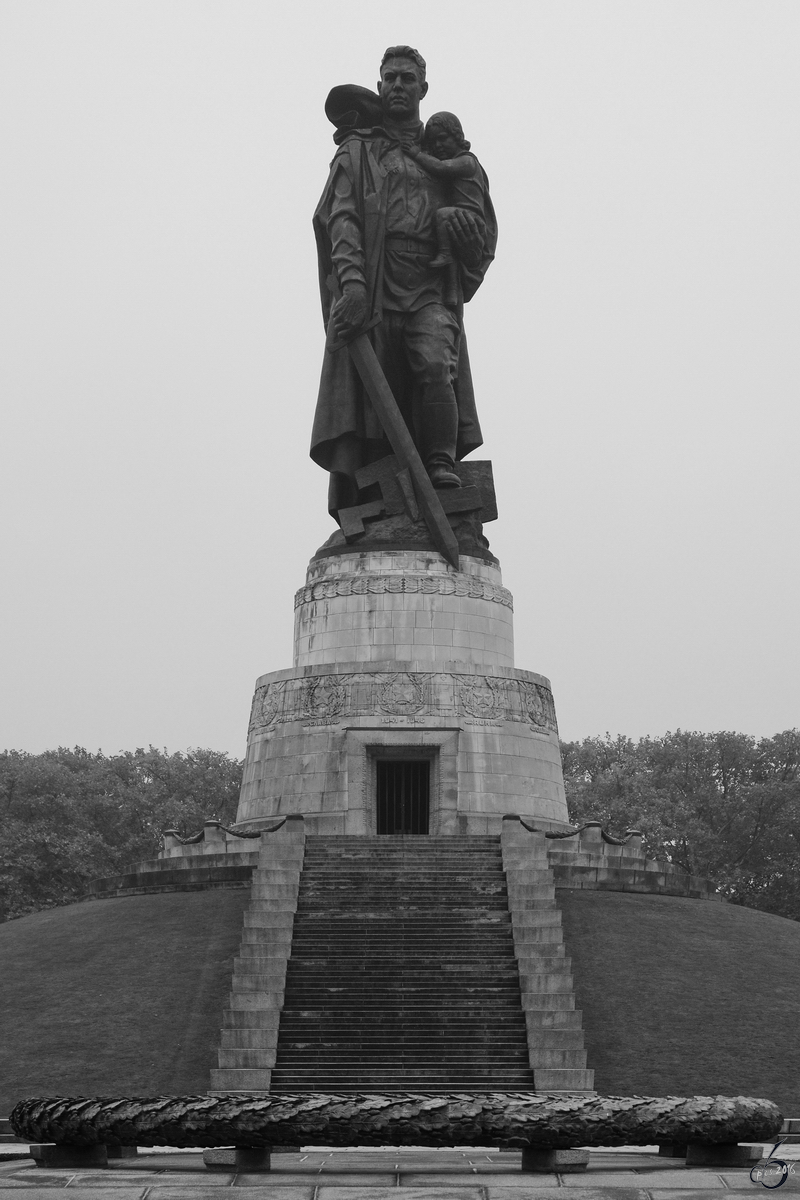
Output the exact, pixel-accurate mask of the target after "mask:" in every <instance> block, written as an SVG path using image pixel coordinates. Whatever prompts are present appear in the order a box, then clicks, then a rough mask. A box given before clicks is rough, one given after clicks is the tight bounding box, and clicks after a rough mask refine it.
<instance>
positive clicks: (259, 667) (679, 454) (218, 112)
mask: <svg viewBox="0 0 800 1200" xmlns="http://www.w3.org/2000/svg"><path fill="white" fill-rule="evenodd" d="M398 42H407V43H410V44H411V45H414V46H417V47H418V48H419V50H420V51H421V53H422V54H423V55H424V56H425V58H426V59H427V62H428V79H429V83H430V92H429V94H428V98H427V99H426V101H425V102H424V106H423V113H422V115H423V117H425V116H426V115H430V114H431V113H432V112H435V111H437V110H439V109H443V108H444V109H449V110H451V111H453V112H455V113H457V114H458V115H459V116H460V117H461V119H462V122H463V125H464V129H465V132H466V135H467V137H468V138H470V139H471V141H472V144H473V149H474V150H475V152H476V153H477V155H478V157H479V158H480V159H481V161H482V163H483V164H484V166H485V168H486V170H487V173H488V175H489V178H490V181H491V186H492V195H493V198H494V201H495V205H496V208H497V212H498V219H499V224H500V242H499V246H498V255H497V260H496V262H495V263H494V265H493V266H492V268H491V270H490V271H489V274H488V276H487V279H486V281H485V283H484V285H483V287H482V288H481V290H480V292H479V293H478V295H477V297H476V298H475V300H474V301H473V302H472V303H471V304H470V305H469V307H468V309H467V320H466V328H467V332H468V336H469V343H470V352H471V356H472V362H473V372H474V376H475V385H476V393H477V399H478V405H479V410H480V414H481V420H482V423H483V428H484V435H485V439H486V442H485V445H484V447H483V449H482V450H481V451H479V452H478V455H477V457H482V458H490V459H492V461H493V463H494V471H495V480H496V486H497V494H498V501H499V507H500V519H499V521H497V522H496V523H495V524H494V525H490V526H488V527H487V530H486V532H487V533H488V535H489V538H490V541H491V545H492V549H493V551H494V553H496V554H497V555H498V557H499V558H500V560H501V565H502V568H503V575H504V582H505V583H506V585H507V586H508V587H509V588H510V589H511V590H512V592H513V593H514V597H515V612H516V615H515V622H516V625H515V628H516V645H517V666H519V667H522V668H525V669H528V670H534V671H539V672H541V673H543V674H545V675H547V676H549V677H550V679H551V680H552V683H553V688H554V692H555V699H556V706H557V711H558V715H559V721H560V727H561V733H562V736H564V737H566V738H569V739H572V738H578V737H584V736H587V735H590V734H602V733H604V732H605V731H610V732H611V733H625V734H629V735H631V736H639V735H642V734H661V733H664V732H665V731H667V730H673V729H676V728H678V727H681V728H683V729H699V730H706V731H713V730H721V729H735V730H740V731H743V732H747V733H751V734H755V735H763V734H772V733H774V732H777V731H778V730H781V729H785V728H788V727H790V726H795V725H798V724H800V717H799V716H798V701H799V700H800V682H799V681H800V661H799V660H800V651H799V650H798V644H799V642H800V639H798V609H799V608H800V605H799V604H798V576H799V575H800V568H799V567H798V558H799V557H800V556H799V555H798V490H799V489H798V432H799V430H798V424H800V418H799V417H798V409H799V407H800V406H799V405H798V382H800V381H799V379H798V376H799V375H800V370H799V369H798V368H799V359H800V355H799V353H798V328H799V327H800V322H799V321H798V318H799V317H800V312H798V309H799V308H800V305H799V304H798V300H799V299H800V253H799V252H798V243H799V241H800V235H799V232H798V231H799V230H800V219H798V210H799V208H800V205H799V204H798V202H799V201H800V195H799V192H800V187H799V186H798V185H799V183H800V154H799V153H798V150H799V149H800V147H799V145H798V125H799V124H800V106H799V105H798V99H800V70H798V60H799V59H800V4H798V3H797V0H787V2H781V0H753V2H741V0H669V2H663V0H577V2H572V0H548V2H546V3H542V2H537V0H524V2H520V3H507V2H505V3H504V2H503V0H499V2H498V0H495V3H493V4H487V3H485V2H482V3H474V2H471V0H457V2H454V3H449V2H444V0H424V2H423V3H418V2H416V0H410V2H406V3H405V4H402V5H401V4H392V5H389V4H385V3H375V0H369V2H366V3H360V2H358V0H338V2H337V3H336V4H331V3H330V2H329V0H325V2H324V3H320V2H317V0H310V2H309V0H305V2H303V0H300V2H296V3H294V4H278V3H275V2H274V0H269V2H267V0H257V2H248V0H155V2H153V0H135V2H128V0H98V2H94V0H56V2H52V3H48V2H44V0H5V2H3V3H2V4H0V124H1V125H2V163H3V166H2V183H0V197H1V198H0V207H1V209H2V212H1V213H0V245H1V247H2V248H1V249H0V293H1V305H2V319H1V321H0V330H1V332H0V339H1V340H2V347H1V351H0V387H1V388H2V410H3V438H2V447H3V453H2V471H1V472H0V486H2V493H3V509H2V512H3V517H2V534H1V535H0V536H2V550H1V551H0V555H1V557H0V562H1V563H2V570H3V575H4V579H3V587H2V592H1V593H0V594H1V595H2V608H3V616H2V644H1V648H0V656H1V667H2V688H1V691H2V696H1V697H0V701H1V706H0V747H3V746H4V747H9V748H10V747H13V748H17V749H23V750H29V751H39V750H42V749H45V748H50V747H55V746H57V745H75V744H79V745H83V746H85V747H87V748H89V749H91V750H97V749H99V748H102V749H103V750H104V751H105V752H107V753H113V752H116V751H118V750H121V749H133V748H135V747H137V746H146V745H148V744H150V743H153V744H155V745H157V746H167V747H168V748H169V749H171V750H182V749H186V748H187V747H190V746H210V747H213V748H216V749H220V750H228V751H230V752H231V753H233V754H235V755H237V756H241V755H242V754H243V753H244V748H245V740H246V726H247V717H248V711H249V705H250V700H251V696H252V690H253V683H254V680H255V678H256V676H257V675H259V674H262V673H263V672H266V671H272V670H277V669H280V668H283V667H288V666H290V665H291V654H292V646H291V637H292V617H293V596H294V592H295V590H296V589H297V588H298V587H299V586H301V584H302V583H303V582H304V577H305V570H306V565H307V563H308V559H309V558H310V557H311V555H312V554H313V552H314V550H315V549H316V548H317V547H318V546H319V545H320V544H321V543H322V542H323V541H324V540H325V539H326V538H327V537H328V536H329V534H330V533H331V532H332V529H333V526H332V523H331V521H330V518H329V517H328V516H327V513H326V503H325V498H326V485H327V477H326V476H325V475H324V473H323V472H322V471H320V470H319V468H317V467H316V466H314V465H313V464H312V463H311V462H310V460H309V459H308V457H307V453H308V443H309V435H310V430H311V420H312V414H313V408H314V403H315V399H316V391H317V381H318V374H319V365H320V361H321V355H322V352H323V330H322V323H321V318H320V309H319V297H318V293H317V279H316V263H315V255H314V244H313V236H312V231H311V214H312V212H313V210H314V207H315V204H316V201H317V199H318V197H319V194H320V192H321V190H322V186H323V184H324V181H325V177H326V173H327V164H328V162H329V160H330V158H331V156H332V152H333V148H334V147H333V142H332V141H331V133H332V127H331V126H330V125H329V124H328V122H327V120H326V118H325V116H324V113H323V104H324V101H325V96H326V94H327V92H328V90H329V89H330V88H331V87H332V86H333V85H335V84H338V83H359V84H362V85H366V86H374V83H375V80H376V79H377V68H378V63H379V61H380V58H381V55H382V52H383V50H384V48H385V47H386V46H387V45H391V44H395V43H398Z"/></svg>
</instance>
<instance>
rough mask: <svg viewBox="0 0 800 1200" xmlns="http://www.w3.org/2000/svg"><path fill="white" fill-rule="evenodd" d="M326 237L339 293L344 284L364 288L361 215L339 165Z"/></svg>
mask: <svg viewBox="0 0 800 1200" xmlns="http://www.w3.org/2000/svg"><path fill="white" fill-rule="evenodd" d="M328 236H329V237H330V239H331V261H332V262H333V267H334V270H335V271H336V277H337V279H338V280H339V286H340V287H341V289H342V291H343V292H347V291H348V290H350V289H349V288H348V286H347V285H348V284H361V285H362V287H364V288H366V285H367V278H366V271H365V258H364V244H363V238H362V230H361V214H360V210H359V204H358V198H357V197H356V195H355V189H354V187H353V180H352V179H351V177H350V175H349V173H348V172H347V171H346V170H345V167H344V163H343V162H341V163H340V165H339V170H338V172H337V173H336V176H335V179H334V181H333V196H332V201H331V207H330V213H329V216H328Z"/></svg>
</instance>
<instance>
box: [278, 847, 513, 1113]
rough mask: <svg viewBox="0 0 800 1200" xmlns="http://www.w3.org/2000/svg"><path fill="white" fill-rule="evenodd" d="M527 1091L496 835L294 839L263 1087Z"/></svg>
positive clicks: (309, 1089)
mask: <svg viewBox="0 0 800 1200" xmlns="http://www.w3.org/2000/svg"><path fill="white" fill-rule="evenodd" d="M532 1086H533V1079H532V1076H531V1072H530V1068H529V1065H528V1054H527V1046H526V1041H525V1019H524V1016H523V1014H522V1009H521V1006H520V991H519V977H518V974H517V964H516V961H515V959H514V948H513V941H512V936H511V922H510V917H509V913H508V904H507V898H506V885H505V879H504V876H503V870H502V862H501V856H500V839H499V838H497V837H495V838H486V837H462V838H459V837H439V838H436V837H422V836H419V837H413V836H408V837H402V836H395V837H345V836H339V837H311V838H308V840H307V843H306V855H305V862H304V867H303V874H302V877H301V880H300V891H299V896H298V904H297V914H296V917H295V924H294V936H293V939H292V954H291V958H290V960H289V964H288V970H287V975H286V994H285V1000H284V1008H283V1012H282V1014H281V1022H280V1030H279V1035H278V1047H277V1061H276V1064H275V1068H274V1070H273V1074H272V1089H273V1091H277V1092H292V1091H312V1090H314V1091H344V1092H359V1091H362V1092H363V1091H381V1092H386V1091H390V1092H391V1091H404V1090H423V1091H438V1090H442V1091H446V1090H464V1089H468V1090H472V1091H477V1090H480V1091H504V1090H510V1091H515V1090H530V1089H531V1088H532Z"/></svg>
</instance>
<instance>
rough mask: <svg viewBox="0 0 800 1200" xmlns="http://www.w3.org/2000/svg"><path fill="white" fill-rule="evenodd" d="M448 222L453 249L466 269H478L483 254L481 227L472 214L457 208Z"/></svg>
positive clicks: (448, 218)
mask: <svg viewBox="0 0 800 1200" xmlns="http://www.w3.org/2000/svg"><path fill="white" fill-rule="evenodd" d="M446 220H447V228H448V229H449V231H450V236H451V238H452V239H453V248H454V249H455V252H456V254H457V255H458V257H459V258H460V259H461V261H462V262H463V264H464V266H465V267H477V266H478V264H479V263H480V261H481V254H482V253H483V237H482V235H481V230H480V226H479V225H478V222H477V221H476V220H475V218H474V217H473V215H472V213H471V212H466V211H465V210H464V209H463V208H455V209H453V211H452V213H451V214H450V216H449V217H447V218H446Z"/></svg>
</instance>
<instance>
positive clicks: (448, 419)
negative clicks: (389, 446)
mask: <svg viewBox="0 0 800 1200" xmlns="http://www.w3.org/2000/svg"><path fill="white" fill-rule="evenodd" d="M437 390H438V389H437ZM447 391H448V392H449V395H448V396H447V397H441V398H439V397H438V396H437V397H430V396H429V397H426V398H425V402H424V403H423V404H422V406H421V408H420V412H419V423H418V428H419V438H420V443H421V445H420V454H421V456H422V461H423V462H424V463H425V470H426V471H427V472H428V475H429V476H430V480H431V483H432V484H433V486H434V487H435V488H456V487H461V480H460V479H459V477H458V475H456V473H455V471H454V470H453V466H454V464H455V457H456V440H457V438H458V408H457V407H456V401H455V396H454V395H453V392H452V389H450V388H448V389H447Z"/></svg>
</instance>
